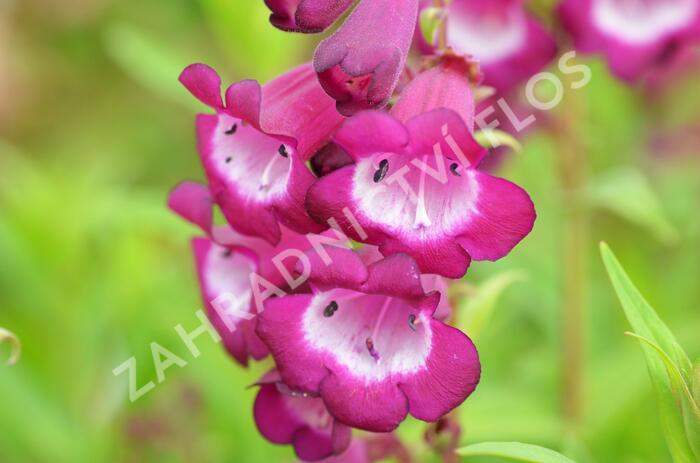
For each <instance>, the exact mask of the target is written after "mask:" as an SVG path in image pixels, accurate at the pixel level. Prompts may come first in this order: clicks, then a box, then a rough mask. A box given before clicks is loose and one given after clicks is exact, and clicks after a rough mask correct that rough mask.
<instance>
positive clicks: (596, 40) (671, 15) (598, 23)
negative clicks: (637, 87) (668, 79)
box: [560, 0, 700, 82]
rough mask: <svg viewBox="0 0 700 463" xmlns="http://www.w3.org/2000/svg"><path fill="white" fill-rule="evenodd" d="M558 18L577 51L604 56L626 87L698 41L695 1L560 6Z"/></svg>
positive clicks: (590, 1)
mask: <svg viewBox="0 0 700 463" xmlns="http://www.w3.org/2000/svg"><path fill="white" fill-rule="evenodd" d="M560 14H561V18H562V21H563V23H564V26H565V27H566V29H567V30H568V31H569V33H571V35H572V36H573V39H574V43H575V44H576V48H577V49H578V50H579V51H581V52H584V53H594V52H601V53H603V54H604V55H605V56H606V58H607V60H608V63H609V65H610V69H611V70H612V72H613V74H615V75H616V76H617V77H619V78H621V79H623V80H626V81H630V82H632V81H636V80H638V79H640V78H642V77H644V76H645V75H646V74H648V73H649V72H650V71H653V70H655V69H657V68H659V67H662V66H665V65H666V64H667V63H668V62H669V60H674V59H675V58H676V56H677V54H678V52H679V51H680V50H682V49H683V48H685V47H687V46H688V45H690V44H692V43H695V42H697V41H698V40H699V39H700V2H699V1H698V0H565V1H564V2H563V3H562V5H561V7H560Z"/></svg>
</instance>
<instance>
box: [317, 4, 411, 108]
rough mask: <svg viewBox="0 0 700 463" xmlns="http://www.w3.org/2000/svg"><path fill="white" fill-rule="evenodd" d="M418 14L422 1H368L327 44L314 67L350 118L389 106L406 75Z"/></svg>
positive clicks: (322, 47) (320, 79)
mask: <svg viewBox="0 0 700 463" xmlns="http://www.w3.org/2000/svg"><path fill="white" fill-rule="evenodd" d="M417 14H418V0H365V1H362V2H361V3H360V4H359V5H358V7H357V8H356V9H355V10H354V11H353V12H352V14H351V15H350V17H349V18H348V20H347V21H346V22H345V24H343V25H342V26H341V27H340V29H338V31H336V32H335V33H334V34H333V35H332V36H330V37H329V38H327V39H326V40H324V41H323V42H321V44H320V45H319V46H318V48H317V49H316V54H315V55H314V68H315V69H316V72H318V78H319V81H320V82H321V85H322V86H323V88H324V89H325V90H326V91H327V92H328V94H329V95H330V96H332V97H333V98H335V99H336V100H337V101H338V111H340V112H341V113H342V114H345V115H350V114H354V113H355V112H357V111H360V110H363V109H369V108H381V107H382V106H384V105H386V103H387V102H388V101H389V98H390V97H391V95H392V93H393V91H394V89H395V88H396V85H397V83H398V81H399V77H400V76H401V73H402V72H403V68H404V64H405V63H406V56H407V55H408V50H409V48H410V46H411V40H412V38H413V33H414V30H415V26H416V19H417Z"/></svg>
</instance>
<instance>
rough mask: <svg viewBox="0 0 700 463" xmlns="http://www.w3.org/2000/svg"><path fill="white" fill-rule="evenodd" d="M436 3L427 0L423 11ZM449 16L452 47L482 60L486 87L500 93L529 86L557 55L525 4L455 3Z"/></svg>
mask: <svg viewBox="0 0 700 463" xmlns="http://www.w3.org/2000/svg"><path fill="white" fill-rule="evenodd" d="M431 4H432V2H431V1H430V0H422V3H421V7H423V8H427V7H429V6H430V5H431ZM447 13H448V16H447V45H448V46H450V47H451V48H452V49H453V50H455V51H456V52H458V53H461V54H464V55H471V56H473V57H474V58H476V59H477V60H478V61H479V62H480V64H481V69H482V71H483V73H484V82H483V83H484V84H485V85H488V86H490V87H494V88H496V90H498V91H499V92H506V91H508V90H510V89H512V88H514V87H515V86H517V85H518V84H521V83H523V82H524V81H526V80H527V79H528V78H530V77H531V76H533V75H534V74H536V73H538V72H539V71H541V70H542V69H543V68H544V67H545V66H547V64H549V63H550V62H551V61H552V60H553V59H554V57H555V56H556V53H557V46H556V43H555V42H554V39H553V38H552V37H551V36H550V34H549V33H548V32H547V31H546V30H545V29H544V28H543V27H542V25H540V24H539V23H538V22H537V21H536V20H535V19H533V18H532V17H530V16H529V15H528V14H527V13H526V12H525V9H524V7H523V0H490V1H488V2H485V1H483V0H452V1H451V2H450V4H449V7H448V11H447ZM423 45H424V46H423V49H424V50H425V51H432V47H431V46H430V45H428V46H426V44H423Z"/></svg>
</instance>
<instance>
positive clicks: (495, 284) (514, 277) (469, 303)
mask: <svg viewBox="0 0 700 463" xmlns="http://www.w3.org/2000/svg"><path fill="white" fill-rule="evenodd" d="M526 279H527V275H526V274H525V272H523V271H520V270H511V271H507V272H503V273H501V274H499V275H495V276H493V277H491V278H489V279H488V280H486V281H484V282H483V283H481V284H480V285H479V286H478V287H477V288H475V289H473V290H470V291H469V292H468V294H465V296H467V297H465V298H464V300H463V301H460V302H459V313H460V317H459V319H458V322H459V328H460V329H462V331H464V332H465V333H469V336H471V337H472V338H474V339H476V338H477V337H478V336H479V334H481V332H482V331H483V329H484V327H485V326H486V325H487V324H488V321H489V319H490V318H491V316H492V314H493V312H494V310H495V308H496V305H497V304H498V301H499V299H500V298H501V296H502V295H503V293H504V292H505V290H506V289H508V287H510V286H511V285H512V284H513V283H518V282H521V281H525V280H526ZM453 287H456V288H459V283H457V284H455V285H453Z"/></svg>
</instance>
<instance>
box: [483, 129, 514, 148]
mask: <svg viewBox="0 0 700 463" xmlns="http://www.w3.org/2000/svg"><path fill="white" fill-rule="evenodd" d="M474 138H475V139H476V141H477V142H478V143H479V144H480V145H481V146H483V147H485V148H499V147H501V146H507V147H509V148H510V149H512V150H513V151H515V152H519V151H520V150H521V149H522V146H521V145H520V142H519V141H518V140H516V139H515V137H513V136H512V135H511V134H509V133H508V132H504V131H502V130H496V129H484V130H480V131H478V132H475V133H474Z"/></svg>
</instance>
